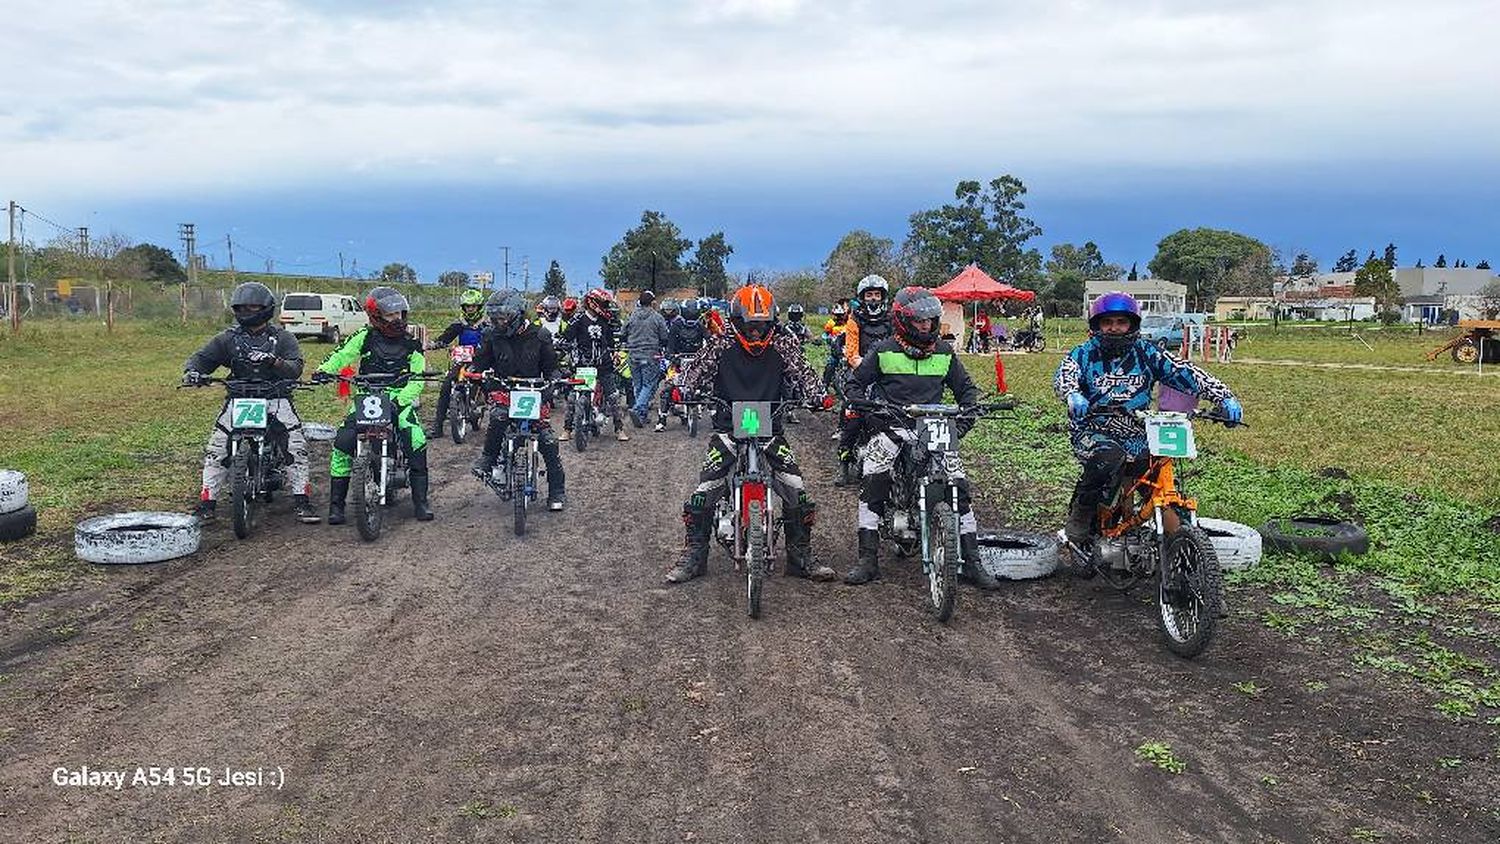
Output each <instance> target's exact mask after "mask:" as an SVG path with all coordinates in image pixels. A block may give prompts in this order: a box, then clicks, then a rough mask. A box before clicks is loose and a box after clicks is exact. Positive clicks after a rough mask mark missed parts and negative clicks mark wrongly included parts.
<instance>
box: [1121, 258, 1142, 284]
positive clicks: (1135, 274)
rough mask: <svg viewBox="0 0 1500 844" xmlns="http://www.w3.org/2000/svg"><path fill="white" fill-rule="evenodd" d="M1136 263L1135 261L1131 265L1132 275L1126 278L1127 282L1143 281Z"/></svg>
mask: <svg viewBox="0 0 1500 844" xmlns="http://www.w3.org/2000/svg"><path fill="white" fill-rule="evenodd" d="M1136 263H1137V262H1135V261H1132V262H1131V263H1130V275H1128V276H1125V280H1126V281H1140V280H1141V274H1140V272H1139V271H1138V270H1136V268H1135V265H1136Z"/></svg>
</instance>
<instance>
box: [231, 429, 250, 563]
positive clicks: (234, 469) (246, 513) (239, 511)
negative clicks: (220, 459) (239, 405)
mask: <svg viewBox="0 0 1500 844" xmlns="http://www.w3.org/2000/svg"><path fill="white" fill-rule="evenodd" d="M252 468H253V467H252V466H251V464H250V448H249V446H247V445H246V444H245V443H243V442H242V443H240V447H239V450H238V451H236V452H235V455H234V460H233V461H232V462H231V463H230V467H229V485H230V490H229V511H230V515H231V521H232V522H233V523H234V536H235V538H236V539H248V538H249V536H250V533H251V531H253V530H254V529H255V489H254V483H253V482H252V481H253V479H252V478H251V476H250V473H251V470H252Z"/></svg>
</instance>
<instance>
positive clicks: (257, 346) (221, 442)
mask: <svg viewBox="0 0 1500 844" xmlns="http://www.w3.org/2000/svg"><path fill="white" fill-rule="evenodd" d="M229 307H230V309H231V310H233V311H234V321H235V325H233V326H231V327H229V328H226V329H224V330H223V331H221V332H219V333H218V334H215V335H214V336H213V337H212V338H211V339H210V340H209V341H208V342H207V343H205V344H204V346H203V348H201V349H199V350H198V351H197V352H196V353H194V354H193V356H192V357H190V358H188V360H187V364H186V365H185V366H184V367H183V369H184V371H183V373H182V383H183V384H187V385H191V386H196V385H197V384H198V383H199V382H200V379H201V378H202V376H204V375H210V374H212V373H213V371H214V370H216V369H218V368H219V367H221V366H223V367H228V369H229V377H231V378H233V379H235V380H237V381H294V380H296V379H297V378H298V377H300V376H301V375H302V350H301V348H300V347H298V345H297V338H296V337H293V336H292V335H291V333H290V332H287V331H283V330H282V329H281V328H280V327H279V326H275V325H271V324H270V321H271V317H273V316H275V315H276V296H275V294H273V293H272V292H271V289H270V288H269V287H266V286H265V285H264V284H261V283H260V282H256V281H247V282H245V283H244V284H241V285H240V286H238V287H236V288H235V289H234V293H232V294H231V295H230V297H229ZM229 404H230V402H229V399H228V397H226V398H225V399H224V409H223V410H222V411H220V413H219V418H218V419H217V420H216V421H215V422H214V429H213V431H212V432H211V433H210V434H209V435H208V445H207V446H205V447H204V450H203V489H202V490H201V491H200V492H199V493H198V506H197V509H196V510H195V512H196V513H197V515H198V517H199V518H201V519H204V520H209V519H212V518H213V517H214V507H215V499H216V498H217V497H218V495H219V488H220V487H221V486H223V484H224V477H225V475H227V474H228V470H227V469H226V468H225V466H224V460H225V458H226V457H227V456H228V455H229V427H230V424H231V423H230V419H229ZM266 409H267V411H268V415H270V416H274V417H275V418H276V422H277V423H278V424H280V425H281V427H283V428H285V429H286V436H287V454H288V455H290V456H291V458H292V464H291V465H290V466H288V467H287V483H288V484H290V485H291V488H292V506H293V507H294V508H295V510H296V514H297V520H298V521H300V522H304V523H306V524H317V523H318V521H319V519H318V513H317V511H316V510H314V509H313V506H312V503H311V502H310V501H309V499H308V493H309V492H311V486H310V484H309V483H308V467H307V439H306V438H305V437H303V436H302V420H301V419H300V418H299V417H298V416H297V408H295V407H294V406H292V393H291V389H290V388H288V389H287V390H286V391H285V395H280V396H277V397H276V398H273V399H271V400H270V402H269V403H268V404H267V408H266Z"/></svg>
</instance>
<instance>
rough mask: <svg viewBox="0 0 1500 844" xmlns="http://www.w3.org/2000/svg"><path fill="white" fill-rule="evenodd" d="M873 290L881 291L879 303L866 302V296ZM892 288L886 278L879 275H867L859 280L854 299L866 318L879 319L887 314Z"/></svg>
mask: <svg viewBox="0 0 1500 844" xmlns="http://www.w3.org/2000/svg"><path fill="white" fill-rule="evenodd" d="M871 290H879V291H880V299H879V301H874V302H867V301H865V294H866V293H868V292H869V291H871ZM890 296H891V286H890V285H889V284H887V283H886V280H885V279H884V278H881V277H880V276H878V275H873V274H871V275H867V276H865V277H864V278H862V279H860V280H859V284H857V285H855V287H854V299H855V302H856V304H857V306H858V307H860V308H863V309H864V312H865V315H866V316H872V317H878V316H881V315H882V314H884V313H885V306H886V303H887V302H888V301H889V300H890Z"/></svg>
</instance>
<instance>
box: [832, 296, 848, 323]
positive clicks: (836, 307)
mask: <svg viewBox="0 0 1500 844" xmlns="http://www.w3.org/2000/svg"><path fill="white" fill-rule="evenodd" d="M828 315H829V316H830V317H832V318H833V321H834V322H835V323H836V324H843V322H844V320H846V319H848V318H849V306H848V305H846V304H844V300H843V299H840V300H838V301H837V302H834V303H833V307H831V308H829V309H828Z"/></svg>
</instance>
